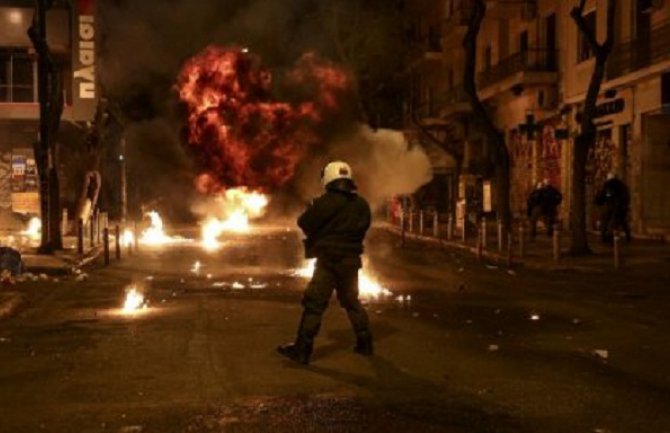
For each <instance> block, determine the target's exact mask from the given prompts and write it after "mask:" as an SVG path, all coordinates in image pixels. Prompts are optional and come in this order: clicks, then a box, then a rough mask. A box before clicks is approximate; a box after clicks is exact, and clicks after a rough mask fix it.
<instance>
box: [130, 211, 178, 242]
mask: <svg viewBox="0 0 670 433" xmlns="http://www.w3.org/2000/svg"><path fill="white" fill-rule="evenodd" d="M147 216H148V217H149V219H150V220H151V225H150V226H149V228H148V229H146V230H145V231H144V232H142V236H140V243H141V244H144V245H154V246H158V245H166V244H172V243H179V242H186V241H187V240H186V239H184V238H180V237H175V236H168V235H167V234H166V233H165V229H164V228H163V218H161V216H160V214H159V213H158V212H156V211H151V212H148V213H147Z"/></svg>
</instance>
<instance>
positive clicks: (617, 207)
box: [595, 173, 631, 243]
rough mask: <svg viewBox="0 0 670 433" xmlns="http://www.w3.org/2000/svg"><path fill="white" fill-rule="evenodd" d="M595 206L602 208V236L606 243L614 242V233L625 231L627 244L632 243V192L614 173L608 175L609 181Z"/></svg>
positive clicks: (599, 193) (598, 195) (597, 198)
mask: <svg viewBox="0 0 670 433" xmlns="http://www.w3.org/2000/svg"><path fill="white" fill-rule="evenodd" d="M595 204H596V205H597V206H600V235H601V238H602V241H603V242H604V243H607V242H612V239H613V237H614V232H615V231H616V230H623V231H624V233H625V234H626V242H630V240H631V235H630V226H629V225H628V210H629V208H630V192H629V190H628V187H627V186H626V184H625V183H623V181H621V180H620V179H618V178H617V177H616V175H615V174H614V173H609V174H608V175H607V181H606V182H605V183H604V184H603V187H602V189H601V190H600V191H598V194H596V199H595Z"/></svg>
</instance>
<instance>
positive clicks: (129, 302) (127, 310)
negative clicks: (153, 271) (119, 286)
mask: <svg viewBox="0 0 670 433" xmlns="http://www.w3.org/2000/svg"><path fill="white" fill-rule="evenodd" d="M148 308H149V304H148V302H147V300H146V299H145V297H144V294H143V293H142V292H140V291H139V290H138V289H137V287H135V286H131V287H130V288H128V290H127V291H126V299H125V300H124V302H123V308H122V309H121V311H122V312H123V314H126V315H133V314H137V313H138V312H141V311H143V310H146V309H148Z"/></svg>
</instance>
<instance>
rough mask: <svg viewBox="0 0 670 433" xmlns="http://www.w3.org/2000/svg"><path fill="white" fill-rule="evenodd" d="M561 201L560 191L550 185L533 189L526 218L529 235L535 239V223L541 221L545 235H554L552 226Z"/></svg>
mask: <svg viewBox="0 0 670 433" xmlns="http://www.w3.org/2000/svg"><path fill="white" fill-rule="evenodd" d="M562 201H563V195H562V194H561V193H560V191H559V190H558V189H556V188H554V187H553V186H551V185H545V186H543V187H541V188H538V189H535V190H534V191H533V192H532V193H531V194H530V196H529V197H528V202H527V204H528V218H529V219H530V224H531V226H530V235H531V237H535V234H536V232H537V222H538V221H539V220H540V218H541V219H542V221H543V222H544V226H545V228H546V229H547V235H548V236H551V235H552V234H553V233H554V225H555V224H556V219H557V217H558V206H559V205H560V204H561V202H562Z"/></svg>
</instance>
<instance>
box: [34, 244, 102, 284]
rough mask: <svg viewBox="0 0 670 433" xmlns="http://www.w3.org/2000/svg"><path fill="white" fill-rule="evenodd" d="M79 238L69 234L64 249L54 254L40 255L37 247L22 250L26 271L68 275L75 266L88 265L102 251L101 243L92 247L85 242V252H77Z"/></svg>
mask: <svg viewBox="0 0 670 433" xmlns="http://www.w3.org/2000/svg"><path fill="white" fill-rule="evenodd" d="M76 245H77V239H76V238H75V237H70V236H67V237H65V238H64V239H63V246H64V249H63V250H62V251H57V252H56V253H55V254H53V255H38V254H37V251H36V248H28V249H23V250H22V251H21V255H22V259H23V263H24V267H25V272H27V273H31V274H47V275H68V274H70V273H72V270H73V269H74V268H79V267H82V266H85V265H87V264H88V263H90V262H91V261H93V260H95V258H96V257H97V256H98V254H99V253H100V251H101V248H100V245H95V246H93V247H91V245H90V243H89V242H88V240H86V242H84V254H83V255H79V254H77V247H76Z"/></svg>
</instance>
